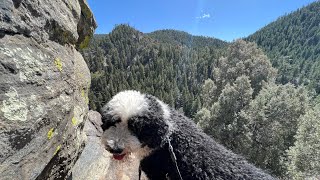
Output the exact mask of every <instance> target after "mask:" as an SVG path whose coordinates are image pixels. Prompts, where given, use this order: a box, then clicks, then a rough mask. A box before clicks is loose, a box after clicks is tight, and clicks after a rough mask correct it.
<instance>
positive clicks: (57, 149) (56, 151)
mask: <svg viewBox="0 0 320 180" xmlns="http://www.w3.org/2000/svg"><path fill="white" fill-rule="evenodd" d="M60 149H61V145H59V146H57V148H56V150H55V151H54V153H53V155H56V154H57V153H58V151H59V150H60Z"/></svg>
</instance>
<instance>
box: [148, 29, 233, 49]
mask: <svg viewBox="0 0 320 180" xmlns="http://www.w3.org/2000/svg"><path fill="white" fill-rule="evenodd" d="M146 35H147V36H149V37H151V38H153V39H156V40H158V41H159V42H161V43H169V44H176V45H185V46H187V47H205V46H211V47H217V48H223V47H225V46H227V45H228V43H227V42H225V41H222V40H220V39H216V38H211V37H204V36H194V35H191V34H189V33H187V32H184V31H178V30H171V29H166V30H158V31H154V32H151V33H148V34H146Z"/></svg>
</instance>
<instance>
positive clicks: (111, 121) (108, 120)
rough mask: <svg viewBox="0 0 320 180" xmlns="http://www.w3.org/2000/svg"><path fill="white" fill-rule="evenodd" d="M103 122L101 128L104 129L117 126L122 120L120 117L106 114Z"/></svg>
mask: <svg viewBox="0 0 320 180" xmlns="http://www.w3.org/2000/svg"><path fill="white" fill-rule="evenodd" d="M102 122H103V124H102V125H101V128H102V130H103V131H105V130H107V129H109V128H110V127H111V126H114V127H115V126H116V124H118V123H120V122H121V119H120V118H119V117H110V116H106V117H103V118H102Z"/></svg>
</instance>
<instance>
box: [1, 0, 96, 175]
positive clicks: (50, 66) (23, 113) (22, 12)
mask: <svg viewBox="0 0 320 180" xmlns="http://www.w3.org/2000/svg"><path fill="white" fill-rule="evenodd" d="M95 27H96V25H95V21H94V19H93V15H92V13H91V11H90V9H89V7H88V6H87V3H86V2H85V1H84V0H34V1H21V0H1V1H0V149H1V151H0V174H1V177H0V179H1V180H7V179H8V180H12V179H14V180H16V179H17V180H19V179H28V180H29V179H41V180H42V179H68V178H69V179H73V178H72V169H73V166H74V164H75V162H76V161H77V159H78V158H79V156H80V155H81V152H82V150H83V148H84V147H85V140H86V136H85V134H84V132H83V126H84V123H85V121H86V119H87V114H88V101H89V100H88V96H87V95H88V90H89V87H90V72H89V70H88V67H87V65H86V64H85V62H84V60H83V58H82V56H81V54H80V53H79V52H78V51H77V49H79V48H83V47H85V45H86V44H87V42H88V40H89V39H90V37H91V36H92V33H93V30H94V29H95Z"/></svg>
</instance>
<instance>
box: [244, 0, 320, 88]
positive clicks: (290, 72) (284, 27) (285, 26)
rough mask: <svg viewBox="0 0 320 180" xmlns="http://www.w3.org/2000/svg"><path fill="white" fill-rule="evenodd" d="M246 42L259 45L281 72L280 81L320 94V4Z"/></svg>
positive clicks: (249, 38)
mask: <svg viewBox="0 0 320 180" xmlns="http://www.w3.org/2000/svg"><path fill="white" fill-rule="evenodd" d="M245 40H248V41H253V42H256V43H257V44H258V46H260V47H261V48H262V49H264V50H265V52H266V53H267V54H268V56H269V57H270V59H271V61H272V63H273V65H274V66H275V67H276V68H278V69H279V73H278V74H279V77H278V81H279V82H281V83H286V82H292V83H294V84H305V85H308V86H309V87H310V88H315V89H316V91H317V92H318V93H320V1H317V2H314V3H311V4H310V5H308V6H306V7H303V8H301V9H298V10H297V11H295V12H292V13H290V14H288V15H286V16H283V17H280V18H279V19H278V20H276V21H274V22H273V23H270V24H269V25H267V26H265V27H264V28H262V29H260V30H259V31H257V32H256V33H254V34H252V35H250V36H249V37H248V38H246V39H245Z"/></svg>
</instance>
